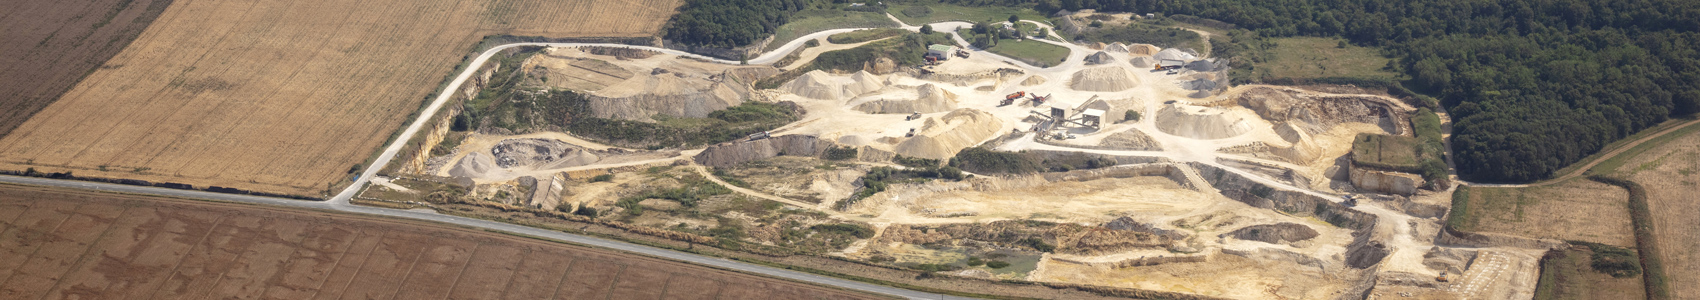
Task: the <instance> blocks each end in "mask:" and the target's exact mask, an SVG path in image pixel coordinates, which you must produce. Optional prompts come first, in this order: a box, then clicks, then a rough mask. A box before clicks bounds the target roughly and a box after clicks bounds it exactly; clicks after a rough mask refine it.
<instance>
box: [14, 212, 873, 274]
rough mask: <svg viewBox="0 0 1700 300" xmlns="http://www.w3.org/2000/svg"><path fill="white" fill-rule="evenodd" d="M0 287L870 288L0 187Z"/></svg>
mask: <svg viewBox="0 0 1700 300" xmlns="http://www.w3.org/2000/svg"><path fill="white" fill-rule="evenodd" d="M0 208H3V209H0V222H4V223H3V224H0V226H3V227H0V298H5V299H38V298H43V299H45V298H51V299H59V298H105V299H156V298H157V299H177V298H266V299H340V298H366V299H427V298H443V299H549V298H556V299H590V298H595V299H601V298H612V299H760V298H771V299H798V298H816V299H881V298H885V297H881V296H874V295H868V294H862V293H858V292H853V291H846V290H838V289H833V288H827V287H820V286H814V285H809V284H804V283H798V282H791V281H787V280H780V279H775V278H768V277H762V276H754V275H749V274H743V273H738V272H733V271H726V270H720V269H715V268H710V267H703V266H697V265H691V264H686V263H680V262H674V261H668V260H662V259H655V258H650V257H644V256H641V255H632V254H627V253H620V252H618V251H609V250H605V249H596V248H590V247H583V246H576V245H568V244H560V243H552V242H547V241H540V240H536V239H528V238H522V237H516V236H510V235H503V234H496V233H490V232H484V231H479V230H471V229H465V228H454V227H448V226H442V225H437V224H429V223H426V222H418V221H400V220H393V219H388V218H379V217H369V216H355V215H349V214H343V213H327V212H318V211H304V210H295V209H279V208H269V207H260V206H252V205H240V204H228V203H213V202H203V201H194V200H182V199H171V198H160V197H148V196H134V195H119V194H110V193H101V192H90V191H76V190H69V189H63V188H49V187H30V186H17V185H0Z"/></svg>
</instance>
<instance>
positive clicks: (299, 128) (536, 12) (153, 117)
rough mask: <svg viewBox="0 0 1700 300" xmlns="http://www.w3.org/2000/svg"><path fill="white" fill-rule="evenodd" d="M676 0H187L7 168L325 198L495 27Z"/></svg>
mask: <svg viewBox="0 0 1700 300" xmlns="http://www.w3.org/2000/svg"><path fill="white" fill-rule="evenodd" d="M138 3H141V2H138ZM678 5H679V1H677V0H641V1H619V2H615V1H594V0H573V1H541V0H486V1H443V0H430V1H395V2H387V1H353V0H313V1H296V2H276V1H252V0H239V1H204V0H202V1H196V0H185V1H176V2H175V3H172V4H171V6H170V7H169V8H166V9H165V11H164V12H163V13H162V14H161V15H160V16H159V18H158V20H156V21H155V22H154V23H153V24H152V26H151V27H148V29H147V30H146V31H144V32H142V33H141V35H140V37H138V38H136V40H135V42H134V43H131V44H130V46H129V47H127V48H124V50H123V51H121V52H118V54H117V55H116V56H114V57H113V58H112V59H111V60H108V61H107V62H106V63H105V64H104V65H103V66H102V67H100V68H99V69H98V70H96V71H94V72H93V73H91V74H89V75H88V77H87V78H86V79H84V80H82V81H81V82H80V83H78V84H76V86H75V87H73V88H71V89H70V90H69V91H68V92H66V93H65V94H64V96H63V97H60V98H59V100H58V101H56V102H54V103H53V104H52V105H49V106H47V107H46V108H45V109H42V110H41V112H39V113H37V114H35V116H34V117H32V118H30V119H29V120H28V121H25V122H24V123H23V124H22V125H20V126H18V127H17V129H15V130H13V131H12V132H11V134H8V135H6V136H4V137H3V138H0V169H11V170H23V169H26V168H35V169H37V170H40V171H43V172H61V171H74V172H75V174H77V175H78V176H94V177H112V178H126V179H140V180H148V181H155V182H177V183H187V184H193V185H196V186H209V185H210V186H224V187H234V188H240V189H247V190H255V191H263V192H273V193H283V194H297V195H307V196H318V195H321V194H322V193H325V192H326V191H327V190H329V189H330V188H331V186H332V185H334V183H336V182H339V181H342V180H345V179H347V178H348V176H349V175H348V173H349V170H350V169H352V168H354V167H356V166H357V165H359V164H361V163H362V162H363V161H364V160H366V159H368V158H369V157H370V156H371V155H372V153H373V152H374V151H375V150H376V149H378V148H379V147H380V145H382V144H383V143H385V142H386V140H387V139H388V138H389V137H390V136H391V135H392V134H393V133H394V132H396V130H397V129H398V128H399V127H400V126H401V125H403V123H404V121H405V120H408V118H409V116H408V115H409V114H410V113H414V112H415V111H417V110H418V109H419V107H420V105H421V104H422V103H423V102H424V101H425V99H426V98H427V97H428V96H429V95H431V94H432V93H433V92H434V91H435V90H436V89H437V88H439V85H440V84H441V83H443V82H444V80H445V77H447V76H450V75H451V74H450V73H451V72H452V71H454V69H455V68H456V65H457V63H459V62H461V61H462V59H463V57H465V56H467V55H468V54H469V53H468V52H469V50H470V48H472V46H473V45H474V44H475V43H476V42H478V41H479V40H480V39H481V38H483V37H484V36H487V35H494V34H511V35H526V36H549V37H647V36H652V35H653V34H654V33H656V32H657V31H658V30H659V29H660V28H661V26H662V24H663V23H664V22H666V20H667V18H668V17H670V16H671V15H672V14H673V13H674V10H673V8H674V7H677V6H678ZM19 14H21V12H19ZM616 23H617V24H621V26H608V24H616ZM8 28H10V27H8ZM8 30H10V29H8ZM7 51H9V50H7ZM8 78H10V77H8Z"/></svg>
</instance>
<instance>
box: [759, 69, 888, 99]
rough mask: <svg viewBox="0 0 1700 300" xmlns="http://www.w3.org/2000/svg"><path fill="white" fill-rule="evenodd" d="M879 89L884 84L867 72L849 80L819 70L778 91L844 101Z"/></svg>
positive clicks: (852, 76) (786, 84)
mask: <svg viewBox="0 0 1700 300" xmlns="http://www.w3.org/2000/svg"><path fill="white" fill-rule="evenodd" d="M881 88H885V83H884V82H882V81H881V80H879V77H878V76H875V75H874V74H870V73H868V72H867V71H860V72H856V74H855V75H851V76H850V78H843V77H837V76H833V75H832V74H827V73H826V72H825V71H821V70H814V71H809V72H808V73H803V76H797V79H793V80H791V82H786V83H785V85H781V86H779V89H780V90H784V91H786V92H790V93H791V94H794V95H798V96H803V97H806V98H813V99H820V100H844V99H846V98H850V97H855V96H857V95H861V94H864V93H868V92H873V91H878V90H880V89H881Z"/></svg>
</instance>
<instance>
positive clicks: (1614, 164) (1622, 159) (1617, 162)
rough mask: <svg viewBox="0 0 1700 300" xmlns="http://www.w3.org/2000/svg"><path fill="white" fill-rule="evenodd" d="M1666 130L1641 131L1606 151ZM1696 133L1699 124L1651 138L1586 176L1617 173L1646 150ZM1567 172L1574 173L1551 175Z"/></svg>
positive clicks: (1569, 169) (1590, 158)
mask: <svg viewBox="0 0 1700 300" xmlns="http://www.w3.org/2000/svg"><path fill="white" fill-rule="evenodd" d="M1690 120H1692V119H1676V120H1671V121H1670V122H1671V123H1669V124H1672V125H1674V124H1680V122H1688V121H1690ZM1666 128H1670V127H1669V126H1659V127H1654V128H1649V129H1647V130H1642V131H1641V133H1637V134H1635V135H1632V136H1629V137H1627V138H1624V139H1622V140H1620V142H1619V143H1614V144H1615V147H1614V146H1607V147H1606V149H1614V148H1622V147H1623V145H1626V144H1627V143H1629V142H1633V141H1635V140H1639V139H1641V138H1644V137H1646V134H1653V133H1656V132H1658V131H1661V130H1664V129H1666ZM1696 131H1700V123H1696V124H1692V125H1688V126H1687V127H1684V128H1682V129H1677V130H1676V131H1672V132H1671V133H1669V134H1665V135H1662V136H1659V137H1656V138H1653V139H1651V140H1648V141H1647V142H1645V143H1641V144H1640V145H1635V147H1634V148H1629V150H1624V151H1623V153H1619V154H1618V155H1617V156H1613V157H1610V158H1606V159H1605V161H1602V162H1600V164H1598V165H1594V167H1593V168H1589V169H1588V171H1587V174H1589V175H1610V174H1612V173H1614V172H1617V169H1618V168H1619V167H1622V166H1623V164H1625V163H1628V162H1629V160H1631V159H1635V157H1636V156H1640V155H1641V153H1642V152H1647V150H1651V149H1653V148H1655V147H1658V146H1659V145H1664V144H1665V143H1667V142H1670V141H1671V140H1675V139H1676V138H1679V137H1682V136H1686V135H1689V134H1694V133H1695V132H1696ZM1610 151H1615V150H1600V153H1602V154H1603V153H1606V152H1610ZM1595 156H1598V154H1596V155H1595ZM1594 159H1598V158H1596V157H1593V156H1590V157H1589V158H1586V159H1583V160H1581V161H1578V162H1576V163H1575V164H1573V165H1572V166H1573V167H1574V166H1580V165H1585V164H1587V162H1589V161H1593V160H1594ZM1569 172H1575V169H1571V168H1569V167H1567V168H1564V169H1561V170H1559V171H1558V172H1555V173H1553V174H1555V175H1562V174H1568V173H1569Z"/></svg>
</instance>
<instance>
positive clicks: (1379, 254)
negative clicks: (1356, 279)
mask: <svg viewBox="0 0 1700 300" xmlns="http://www.w3.org/2000/svg"><path fill="white" fill-rule="evenodd" d="M1353 235H1354V239H1353V240H1352V243H1351V244H1347V245H1346V265H1347V266H1351V267H1353V268H1358V269H1364V268H1369V267H1373V266H1375V265H1376V264H1380V263H1381V260H1382V259H1384V258H1387V255H1388V254H1392V253H1393V250H1392V249H1388V248H1387V245H1386V244H1382V243H1381V241H1377V240H1374V239H1372V238H1371V236H1373V234H1370V233H1369V232H1368V231H1367V230H1366V231H1359V232H1356V233H1353Z"/></svg>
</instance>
